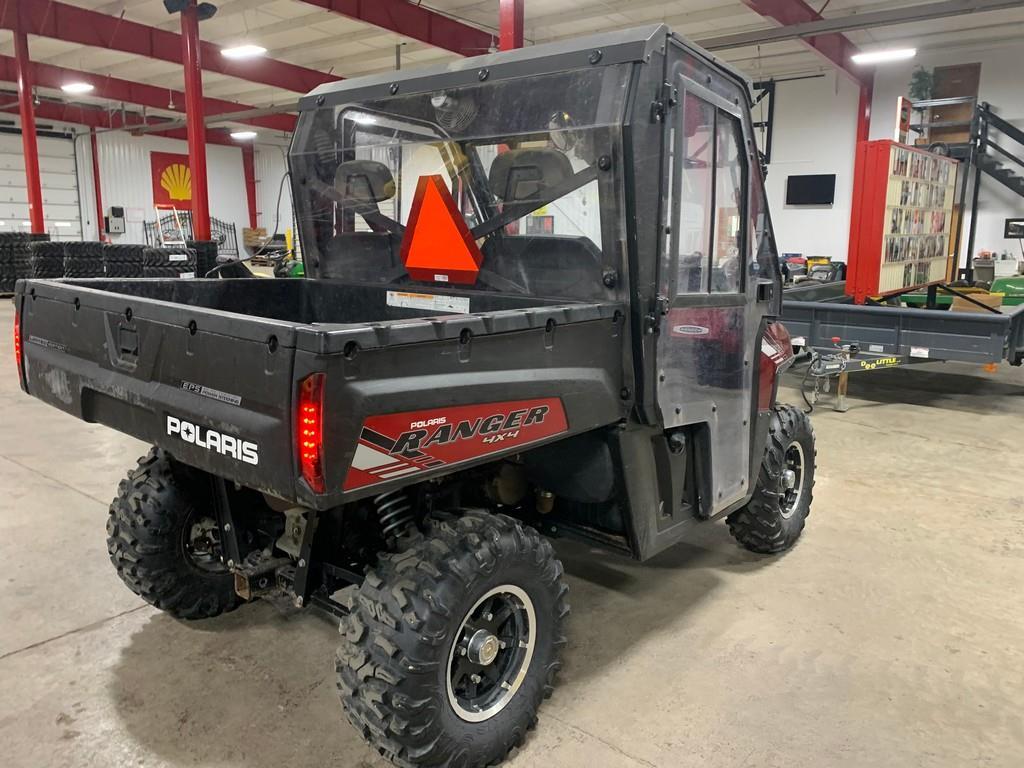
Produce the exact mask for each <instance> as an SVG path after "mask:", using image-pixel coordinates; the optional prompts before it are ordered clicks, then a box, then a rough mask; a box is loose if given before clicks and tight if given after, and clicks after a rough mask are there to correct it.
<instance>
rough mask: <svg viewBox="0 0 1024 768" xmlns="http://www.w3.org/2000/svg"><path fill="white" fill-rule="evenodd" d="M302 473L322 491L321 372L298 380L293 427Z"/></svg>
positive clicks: (322, 409) (322, 413)
mask: <svg viewBox="0 0 1024 768" xmlns="http://www.w3.org/2000/svg"><path fill="white" fill-rule="evenodd" d="M296 441H297V442H298V447H299V467H300V469H301V470H302V477H303V478H304V479H305V481H306V482H307V483H309V487H310V488H312V489H313V491H314V492H316V493H323V492H324V465H323V458H324V457H323V444H324V374H322V373H314V374H312V375H310V376H307V377H306V378H304V379H303V380H302V381H301V382H300V383H299V417H298V425H297V428H296Z"/></svg>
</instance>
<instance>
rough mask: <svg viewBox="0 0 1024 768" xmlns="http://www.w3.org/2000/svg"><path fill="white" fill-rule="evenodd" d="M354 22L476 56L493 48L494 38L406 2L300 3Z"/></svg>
mask: <svg viewBox="0 0 1024 768" xmlns="http://www.w3.org/2000/svg"><path fill="white" fill-rule="evenodd" d="M300 2H303V3H306V4H307V5H314V6H316V7H317V8H323V9H324V10H325V11H330V12H331V13H336V14H338V15H339V16H344V17H346V18H348V19H352V20H354V21H361V22H364V23H366V24H371V25H373V26H375V27H379V28H380V29H386V30H388V31H389V32H394V33H396V34H399V35H402V36H403V37H408V38H410V39H412V40H419V41H420V42H422V43H427V44H428V45H433V46H435V47H437V48H444V49H445V50H448V51H452V52H454V53H457V54H459V55H460V56H479V55H480V54H483V53H487V52H488V51H489V50H491V48H492V47H494V45H495V43H496V40H495V35H494V34H493V33H491V32H487V31H485V30H482V29H479V28H478V27H474V26H471V25H469V24H465V23H463V22H461V21H459V20H457V19H453V18H451V17H450V16H445V15H444V14H443V13H439V12H437V11H435V10H432V9H430V8H427V7H426V6H423V5H418V4H414V3H410V2H407V0H300Z"/></svg>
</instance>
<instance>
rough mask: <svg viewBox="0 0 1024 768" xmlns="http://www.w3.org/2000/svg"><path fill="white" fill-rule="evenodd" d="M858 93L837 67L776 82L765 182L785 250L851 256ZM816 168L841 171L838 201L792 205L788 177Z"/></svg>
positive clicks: (781, 247) (817, 170)
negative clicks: (819, 74) (806, 77)
mask: <svg viewBox="0 0 1024 768" xmlns="http://www.w3.org/2000/svg"><path fill="white" fill-rule="evenodd" d="M858 98H859V94H858V90H857V88H856V87H855V86H854V85H853V84H852V83H851V82H850V81H849V80H848V79H847V78H846V77H843V76H839V75H837V74H836V73H834V72H829V73H827V74H826V75H825V76H824V77H819V78H814V79H810V80H794V81H792V82H782V83H778V84H777V85H776V91H775V99H776V101H775V126H774V131H773V136H772V157H771V164H770V165H769V166H768V178H767V180H766V187H767V193H768V205H769V208H770V210H771V213H772V223H773V224H774V226H775V237H776V240H777V241H778V244H779V252H780V253H800V254H803V255H804V256H828V257H829V258H832V259H836V260H839V261H845V260H846V250H847V244H848V242H849V234H850V199H851V195H852V190H853V161H854V145H855V143H856V123H857V100H858ZM757 119H760V115H759V114H757V112H756V110H755V120H757ZM811 173H814V174H817V173H834V174H835V175H836V197H835V203H834V204H833V205H832V206H830V207H807V206H787V205H786V178H787V177H788V176H790V175H800V174H811Z"/></svg>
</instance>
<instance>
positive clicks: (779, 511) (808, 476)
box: [726, 405, 817, 554]
mask: <svg viewBox="0 0 1024 768" xmlns="http://www.w3.org/2000/svg"><path fill="white" fill-rule="evenodd" d="M816 456H817V452H816V451H815V448H814V430H813V429H812V428H811V420H810V419H809V418H808V417H807V414H806V413H804V412H803V411H802V410H800V409H799V408H796V407H794V406H791V405H780V406H776V407H775V409H774V410H773V411H772V417H771V422H770V424H769V427H768V441H767V445H766V447H765V454H764V459H763V460H762V462H761V470H760V472H759V473H758V477H757V484H756V486H755V487H754V495H753V497H752V498H751V499H750V502H749V503H748V504H747V505H746V506H745V507H743V508H741V509H739V510H737V511H735V512H733V513H732V514H731V515H729V517H728V518H726V522H727V523H728V524H729V530H730V531H731V532H732V535H733V536H734V537H735V538H736V540H737V541H738V542H739V543H740V544H742V545H743V546H744V547H746V548H747V549H749V550H751V551H752V552H760V553H762V554H775V553H777V552H783V551H785V550H787V549H789V548H790V547H791V546H793V544H795V543H796V540H797V539H798V538H800V532H801V531H803V529H804V521H805V520H806V519H807V515H808V514H809V513H810V511H811V495H812V491H813V489H814V469H815V459H816ZM789 473H793V474H789Z"/></svg>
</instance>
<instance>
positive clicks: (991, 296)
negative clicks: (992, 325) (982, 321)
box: [950, 292, 1005, 312]
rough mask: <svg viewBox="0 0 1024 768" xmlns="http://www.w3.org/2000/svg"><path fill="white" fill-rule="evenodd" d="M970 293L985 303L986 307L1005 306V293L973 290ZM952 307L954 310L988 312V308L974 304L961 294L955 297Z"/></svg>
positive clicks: (972, 296)
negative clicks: (975, 291)
mask: <svg viewBox="0 0 1024 768" xmlns="http://www.w3.org/2000/svg"><path fill="white" fill-rule="evenodd" d="M968 295H969V296H970V297H971V298H972V299H974V300H975V301H977V302H979V303H981V304H984V305H985V306H986V307H991V308H992V309H998V308H999V307H1001V306H1003V296H1004V295H1005V294H1002V293H981V292H978V293H974V292H971V293H970V294H968ZM950 309H951V310H952V311H953V312H988V310H986V309H982V308H981V307H979V306H978V305H977V304H972V303H971V302H969V301H967V300H966V299H962V298H960V297H959V296H954V297H953V304H952V306H951V307H950Z"/></svg>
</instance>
